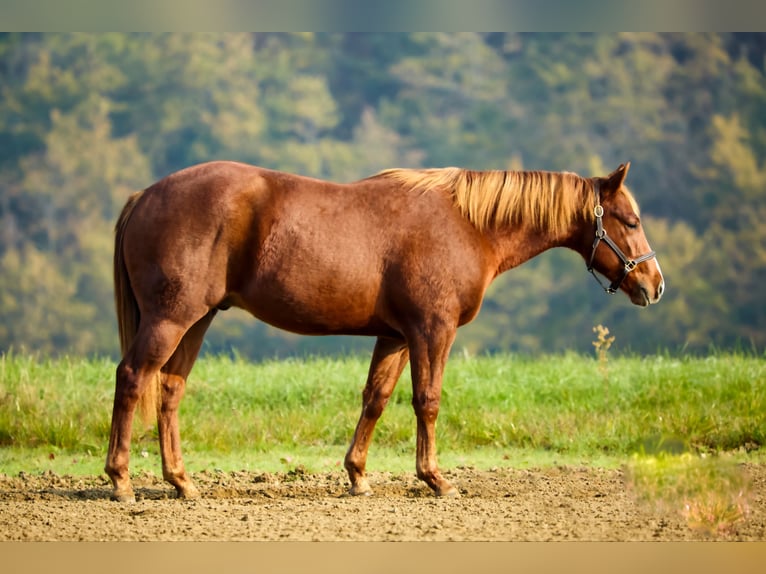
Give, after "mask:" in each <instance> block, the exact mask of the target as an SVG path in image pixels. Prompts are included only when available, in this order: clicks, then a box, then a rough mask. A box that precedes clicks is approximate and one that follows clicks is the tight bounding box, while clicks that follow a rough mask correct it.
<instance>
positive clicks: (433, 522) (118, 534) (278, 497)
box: [0, 465, 766, 541]
mask: <svg viewBox="0 0 766 574" xmlns="http://www.w3.org/2000/svg"><path fill="white" fill-rule="evenodd" d="M746 472H747V473H748V474H749V475H750V477H751V479H752V489H751V494H750V500H749V513H748V515H747V517H746V519H745V520H743V521H741V522H740V523H738V524H737V525H736V526H735V527H734V528H733V530H732V531H730V532H726V533H713V534H711V533H707V532H704V531H701V530H698V529H693V528H691V527H690V526H689V525H688V524H687V522H686V521H685V520H684V518H683V516H682V515H681V513H680V512H679V511H678V509H672V508H665V509H659V508H657V507H656V506H653V505H649V504H647V503H641V502H638V501H637V499H636V498H635V496H634V495H633V494H632V493H631V490H630V488H629V486H628V485H627V484H626V480H625V476H624V473H623V471H621V470H615V469H609V470H606V469H594V468H573V467H558V468H544V469H533V470H520V469H507V468H501V469H495V470H490V471H480V470H476V469H471V468H458V469H453V470H449V471H447V472H445V475H446V476H447V477H448V478H449V479H450V480H451V481H452V482H453V484H455V485H456V486H458V488H459V489H460V491H461V493H462V496H461V497H460V498H456V499H439V498H435V497H434V496H433V495H432V494H431V492H430V491H429V490H428V488H427V487H425V486H424V485H423V484H422V483H420V482H419V481H418V480H416V479H415V477H414V476H413V475H409V474H402V475H392V474H389V473H373V474H371V483H372V485H373V488H374V489H375V494H374V495H373V496H370V497H349V496H346V495H345V493H346V489H347V479H346V476H345V474H343V473H340V472H338V473H327V474H307V473H304V472H300V471H299V470H296V471H293V472H290V473H284V474H270V473H248V472H235V473H223V472H202V473H198V474H195V475H194V479H195V481H196V483H197V486H198V487H199V488H200V490H201V492H202V498H201V499H199V500H195V501H183V500H176V499H175V498H174V490H173V489H172V488H171V487H169V486H168V485H166V484H165V483H164V482H162V480H161V479H160V478H158V477H156V476H154V475H152V474H142V475H139V476H136V477H134V486H135V488H136V493H137V498H138V500H137V502H136V503H135V504H120V503H116V502H112V501H110V500H109V493H110V486H109V484H108V482H107V479H106V478H105V477H102V476H99V477H71V476H59V475H56V474H55V473H51V472H46V473H43V474H37V475H31V474H26V473H20V474H19V475H18V476H6V475H2V474H0V540H2V541H52V540H58V541H127V540H139V541H165V540H183V541H206V540H229V541H236V540H251V541H279V540H291V541H421V540H435V541H439V540H457V541H549V540H586V541H607V540H610V541H611V540H615V541H635V540H650V541H651V540H654V541H682V540H703V541H706V540H726V541H738V540H756V541H764V540H766V466H765V465H747V467H746Z"/></svg>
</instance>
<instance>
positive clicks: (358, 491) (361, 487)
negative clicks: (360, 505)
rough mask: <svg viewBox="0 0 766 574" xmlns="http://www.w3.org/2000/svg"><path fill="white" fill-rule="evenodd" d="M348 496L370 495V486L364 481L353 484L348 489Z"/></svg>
mask: <svg viewBox="0 0 766 574" xmlns="http://www.w3.org/2000/svg"><path fill="white" fill-rule="evenodd" d="M348 494H349V496H372V488H370V485H369V484H367V482H366V481H365V482H364V483H361V484H355V485H353V486H352V487H351V488H349V489H348Z"/></svg>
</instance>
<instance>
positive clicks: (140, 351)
mask: <svg viewBox="0 0 766 574" xmlns="http://www.w3.org/2000/svg"><path fill="white" fill-rule="evenodd" d="M185 331H186V327H182V326H179V325H177V324H175V323H173V322H170V321H156V322H152V321H149V320H142V322H141V326H140V327H139V329H138V333H136V338H135V340H134V342H133V345H132V346H131V348H130V349H129V350H128V352H127V353H126V355H125V357H124V358H123V359H122V361H121V362H120V364H119V366H118V367H117V382H116V387H115V392H114V407H113V410H112V429H111V432H110V435H109V451H108V452H107V456H106V465H105V467H104V470H105V472H106V474H107V475H108V476H109V478H111V480H112V485H113V486H114V491H113V493H112V498H113V499H114V500H119V501H121V502H131V501H134V500H135V494H134V493H133V487H132V486H131V484H130V474H129V470H128V463H129V461H130V438H131V433H132V429H133V415H134V413H135V410H136V405H137V404H138V401H139V399H140V398H141V396H142V395H143V394H144V393H145V392H147V389H148V387H149V386H150V385H154V384H156V379H157V377H158V376H159V374H160V369H161V368H162V366H163V365H164V364H165V363H166V362H167V361H168V359H169V358H170V357H171V355H172V354H173V353H174V351H175V349H176V347H177V346H178V343H179V341H180V340H181V338H182V337H183V334H184V332H185Z"/></svg>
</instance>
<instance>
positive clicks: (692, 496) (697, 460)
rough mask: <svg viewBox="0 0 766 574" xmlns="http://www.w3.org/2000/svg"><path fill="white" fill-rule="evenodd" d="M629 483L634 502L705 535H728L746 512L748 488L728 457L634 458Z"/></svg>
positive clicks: (741, 471)
mask: <svg viewBox="0 0 766 574" xmlns="http://www.w3.org/2000/svg"><path fill="white" fill-rule="evenodd" d="M627 483H628V486H629V488H630V489H631V490H632V491H633V493H634V494H635V495H636V497H637V499H638V500H640V501H643V502H646V503H649V504H653V505H655V506H656V507H658V508H659V509H660V510H670V511H672V512H674V513H676V514H680V515H681V516H682V517H683V518H684V519H685V520H686V522H687V524H688V525H689V526H690V527H691V528H693V529H695V530H700V531H703V532H705V533H708V534H728V533H732V532H733V529H734V527H735V526H736V525H737V524H738V523H739V522H741V521H743V520H744V519H745V518H746V516H747V514H748V512H749V501H750V496H751V489H752V485H751V483H750V481H749V480H748V477H747V474H746V473H745V472H744V471H743V470H742V468H740V465H738V464H736V461H734V460H732V459H731V458H730V457H704V456H703V457H698V456H694V455H692V454H690V453H684V454H681V455H673V454H669V453H666V452H661V453H659V454H658V455H656V456H652V455H642V454H636V455H634V456H633V457H632V459H631V461H630V463H629V464H628V467H627Z"/></svg>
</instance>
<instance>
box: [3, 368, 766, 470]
mask: <svg viewBox="0 0 766 574" xmlns="http://www.w3.org/2000/svg"><path fill="white" fill-rule="evenodd" d="M367 366H368V365H367V358H366V357H365V358H361V357H358V356H351V355H350V356H346V357H343V358H327V357H315V358H311V359H306V360H296V359H287V360H284V361H266V362H262V363H257V364H252V363H248V362H246V361H244V360H242V359H240V358H230V357H206V358H204V359H201V360H200V361H199V362H198V364H197V365H196V366H195V368H194V370H193V371H192V374H191V376H190V379H189V384H188V387H187V393H186V398H185V399H184V402H183V403H182V405H181V411H180V419H181V433H182V436H183V441H184V446H185V449H186V450H187V451H188V452H190V453H192V455H191V456H192V458H193V457H194V455H193V453H195V452H197V453H200V452H204V453H216V455H217V456H225V455H226V454H227V453H253V454H254V455H258V454H259V453H260V454H263V453H278V455H279V456H281V455H283V454H286V453H295V452H306V451H307V450H311V449H316V450H317V452H328V451H332V452H334V453H336V454H335V455H334V456H335V457H336V460H337V457H339V456H340V458H342V452H343V451H344V450H345V448H346V447H347V446H348V443H349V441H350V438H351V435H352V434H353V429H354V426H355V424H356V421H357V420H358V417H359V412H360V409H361V391H362V388H363V386H364V381H365V378H366V372H367ZM599 369H600V367H599V363H598V360H597V359H596V358H595V357H593V356H583V355H577V354H573V353H567V354H564V355H548V356H544V357H540V358H536V359H532V358H530V357H525V356H516V355H507V354H503V355H495V356H485V357H480V358H469V357H454V358H453V359H452V361H451V362H450V363H449V364H448V366H447V370H446V374H445V380H444V388H443V394H442V407H441V412H440V416H439V421H438V436H439V445H440V452H442V453H444V454H446V455H448V456H450V455H451V456H452V457H453V458H452V460H455V458H454V457H455V456H457V455H459V456H461V457H463V458H464V459H465V460H467V461H470V460H472V456H473V455H472V454H471V453H473V452H474V451H476V450H477V449H479V450H481V449H489V450H490V451H491V452H495V453H500V454H499V456H509V457H510V455H508V453H518V452H521V451H546V452H549V453H552V454H554V455H557V456H559V457H565V458H569V459H572V458H575V457H576V458H577V459H579V460H594V459H599V458H600V457H602V456H609V457H617V458H624V457H627V456H629V455H630V454H631V453H650V454H651V453H654V452H657V451H663V450H666V449H667V448H668V445H675V446H674V448H676V447H677V448H678V449H681V450H683V451H689V452H696V453H704V454H714V453H718V452H724V451H729V452H730V451H742V452H748V451H754V450H758V449H759V448H760V447H761V446H762V445H763V444H764V442H765V441H766V435H765V432H766V430H765V429H766V385H765V384H764V381H766V361H764V358H763V357H756V356H752V355H737V354H716V355H712V356H709V357H706V358H691V357H685V358H683V359H676V358H670V357H667V356H661V355H660V356H650V357H645V358H640V357H621V356H614V355H610V357H609V387H608V389H605V387H604V382H603V378H602V375H601V372H600V370H599ZM113 380H114V364H113V362H111V361H108V360H104V359H93V360H86V359H82V358H70V357H63V358H60V359H55V360H54V359H42V360H39V359H37V358H34V357H32V356H29V355H19V354H6V355H4V356H2V357H1V358H0V446H2V447H3V448H9V449H29V448H33V449H34V448H37V449H48V451H49V452H52V453H55V452H65V453H79V455H83V454H89V455H90V456H95V457H97V458H98V457H101V456H103V455H104V453H105V451H106V446H107V442H108V435H109V421H110V415H111V405H112V398H113V384H114V383H113ZM411 399H412V389H411V384H410V381H409V375H408V373H405V374H404V375H403V377H402V380H401V381H400V382H399V385H398V387H397V389H396V390H395V392H394V395H393V397H392V399H391V401H390V403H389V405H388V407H387V409H386V411H385V413H384V415H383V417H382V418H381V420H380V422H379V424H378V427H377V429H376V433H375V439H374V444H373V450H372V453H373V454H372V456H373V457H374V453H375V452H377V449H381V450H383V451H386V452H397V453H409V454H412V453H414V447H415V420H414V415H413V410H412V407H411ZM133 440H134V449H133V453H134V459H140V457H138V456H137V454H138V453H140V452H141V451H142V450H146V451H147V452H151V453H153V456H156V453H157V439H156V430H155V429H153V428H150V429H145V428H143V426H142V425H141V424H140V423H139V422H138V420H137V423H136V426H135V427H134V437H133ZM456 453H457V454H456ZM206 456H207V455H206ZM526 456H528V455H524V457H526Z"/></svg>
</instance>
